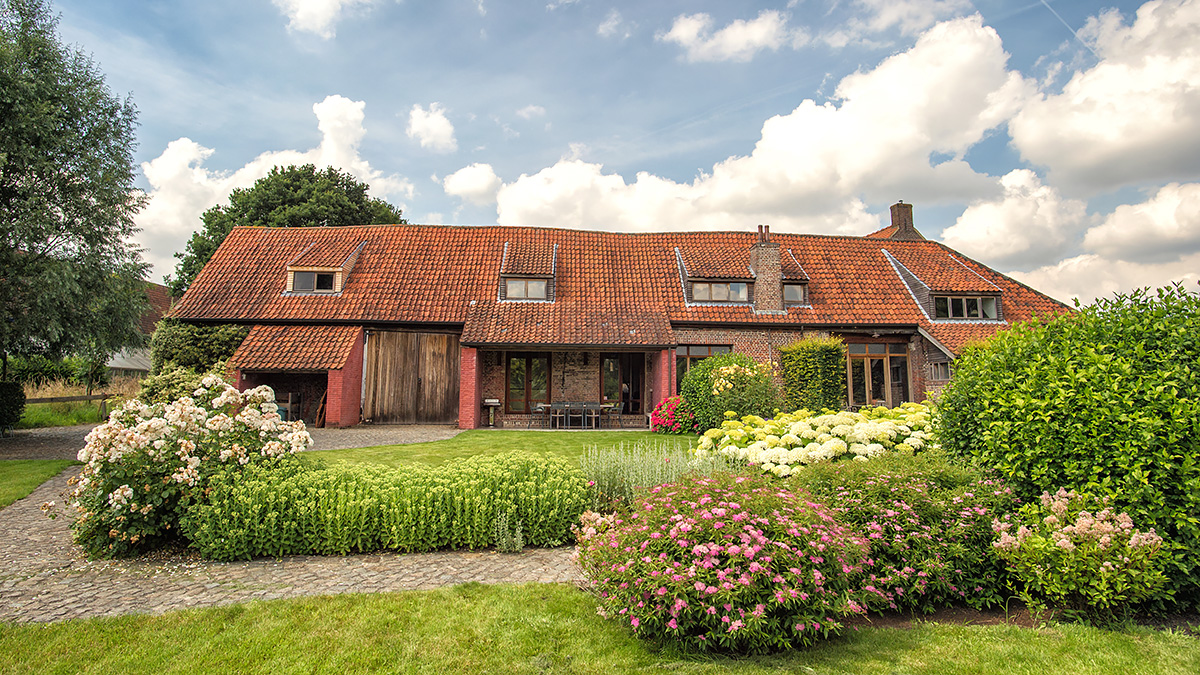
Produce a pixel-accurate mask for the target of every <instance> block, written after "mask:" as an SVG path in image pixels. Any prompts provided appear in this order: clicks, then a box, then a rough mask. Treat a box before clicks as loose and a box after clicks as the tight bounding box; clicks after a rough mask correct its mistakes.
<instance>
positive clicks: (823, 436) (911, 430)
mask: <svg viewBox="0 0 1200 675" xmlns="http://www.w3.org/2000/svg"><path fill="white" fill-rule="evenodd" d="M934 442H935V437H934V432H933V416H932V414H931V412H930V410H929V407H928V406H924V405H921V404H918V403H905V404H903V405H901V406H900V407H898V408H863V409H862V410H860V411H858V412H839V413H836V414H827V415H814V414H813V413H811V412H810V411H808V410H797V411H796V412H794V413H783V414H780V415H778V416H776V417H775V418H774V419H771V420H764V419H763V418H761V417H754V416H748V417H743V418H741V419H740V420H739V419H730V420H726V421H725V422H723V423H722V424H721V426H720V427H719V428H716V429H709V430H708V431H706V432H704V435H703V436H701V437H700V441H699V442H698V443H697V446H696V452H697V454H699V455H701V456H704V455H709V454H715V455H721V456H724V457H727V458H730V459H733V460H735V461H739V462H744V463H746V464H749V465H751V466H758V467H759V468H761V469H762V470H763V471H764V472H769V473H772V474H775V475H776V476H781V477H784V476H788V475H791V473H792V472H793V471H797V470H800V468H801V467H803V466H805V465H808V464H814V463H817V462H835V461H840V460H857V461H860V462H865V461H868V460H869V459H871V458H872V457H878V456H880V455H882V454H884V453H887V452H900V453H907V454H912V453H914V452H917V451H919V450H922V449H924V448H926V447H927V446H929V445H931V444H933V443H934Z"/></svg>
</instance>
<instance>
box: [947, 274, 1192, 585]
mask: <svg viewBox="0 0 1200 675" xmlns="http://www.w3.org/2000/svg"><path fill="white" fill-rule="evenodd" d="M955 366H956V368H955V374H954V379H953V380H952V381H951V383H950V385H949V387H948V388H947V389H946V390H945V392H944V393H943V395H942V401H941V404H940V406H939V418H940V431H941V439H942V447H943V448H944V449H946V450H947V451H949V452H950V453H952V454H954V455H957V456H959V457H963V458H974V459H975V460H978V461H980V462H982V463H984V464H986V465H990V466H993V467H996V468H997V469H999V470H1000V472H1001V474H1002V475H1003V476H1004V477H1005V478H1006V479H1007V480H1008V482H1009V485H1011V486H1012V487H1013V489H1014V490H1016V491H1018V493H1019V494H1020V496H1021V497H1023V498H1024V499H1035V498H1036V497H1037V496H1038V495H1040V494H1041V493H1042V492H1043V491H1049V492H1052V493H1053V492H1054V491H1056V490H1058V489H1059V488H1060V487H1062V488H1067V489H1068V490H1072V489H1073V490H1077V491H1080V492H1085V493H1089V494H1091V495H1093V496H1095V497H1099V498H1108V499H1110V500H1111V504H1112V506H1114V507H1115V508H1117V509H1118V510H1122V511H1127V512H1128V513H1129V514H1130V515H1131V516H1132V517H1133V519H1134V524H1135V525H1136V526H1137V527H1138V528H1140V529H1147V528H1151V527H1153V528H1155V530H1157V532H1158V534H1159V535H1161V536H1162V537H1164V538H1165V539H1166V540H1167V542H1168V543H1167V544H1166V547H1167V549H1168V550H1169V552H1170V554H1171V556H1172V560H1171V562H1170V564H1169V565H1168V569H1167V572H1168V575H1169V576H1170V577H1171V581H1170V584H1171V588H1172V590H1173V591H1174V592H1175V599H1176V601H1178V602H1180V603H1181V604H1182V605H1183V606H1185V607H1190V608H1195V607H1198V606H1200V296H1197V295H1196V294H1195V293H1189V292H1187V291H1185V290H1184V289H1183V288H1182V287H1181V286H1174V287H1167V288H1162V289H1159V290H1158V291H1156V292H1154V293H1151V292H1149V291H1145V290H1143V291H1135V292H1133V293H1131V294H1129V295H1117V296H1116V297H1114V298H1112V299H1106V300H1100V301H1097V302H1096V303H1095V304H1094V305H1091V306H1090V307H1087V308H1084V309H1083V310H1081V311H1079V312H1078V313H1073V314H1070V315H1067V316H1062V317H1059V318H1057V319H1054V320H1052V321H1048V322H1044V323H1042V322H1036V321H1035V322H1032V323H1030V324H1027V325H1018V326H1014V327H1013V328H1012V329H1010V330H1007V331H1004V332H1001V333H999V334H998V335H996V336H995V337H994V338H992V339H991V340H990V341H988V342H987V343H986V344H984V345H982V346H976V347H972V348H967V349H965V350H964V351H963V353H962V355H961V356H960V357H959V359H958V361H957V362H956V364H955Z"/></svg>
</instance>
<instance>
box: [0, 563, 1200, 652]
mask: <svg viewBox="0 0 1200 675" xmlns="http://www.w3.org/2000/svg"><path fill="white" fill-rule="evenodd" d="M595 604H596V603H595V600H594V599H593V598H592V597H591V596H589V595H587V594H585V593H582V592H580V591H578V590H575V589H574V588H571V587H570V586H566V585H536V584H531V585H523V586H483V585H479V584H468V585H464V586H457V587H453V588H446V589H440V590H436V591H412V592H405V593H388V594H380V595H342V596H334V597H321V598H303V599H295V600H281V601H272V602H260V603H250V604H247V605H235V606H231V607H221V608H214V609H202V610H189V611H183V612H174V613H171V614H167V615H164V616H157V617H147V616H127V617H119V618H107V619H95V620H88V621H69V622H65V623H57V624H50V625H12V624H0V672H4V673H12V674H14V675H15V674H17V673H38V674H42V673H154V674H155V675H159V674H164V675H165V674H167V673H187V674H188V675H196V674H200V673H224V672H239V673H367V672H387V673H392V672H400V673H440V674H446V673H506V674H507V673H512V674H521V673H568V672H570V673H614V672H615V673H628V672H640V673H658V672H663V673H667V672H669V673H688V674H692V673H721V672H727V671H728V672H737V673H778V672H799V673H818V674H826V673H855V674H859V675H874V674H879V675H890V674H892V673H907V674H913V675H917V674H921V673H929V674H934V673H936V674H939V675H942V674H945V675H956V674H959V673H962V674H966V673H978V674H981V675H992V674H995V675H1001V674H1003V675H1023V674H1028V675H1045V674H1046V673H1071V674H1073V675H1074V674H1081V675H1092V674H1094V675H1110V674H1111V673H1122V674H1146V675H1150V674H1155V673H1163V674H1177V673H1195V672H1200V641H1198V640H1196V639H1194V638H1190V637H1186V636H1182V635H1177V634H1169V633H1153V632H1149V631H1138V632H1135V633H1129V634H1124V633H1111V632H1107V631H1102V630H1099V629H1095V628H1088V627H1084V626H1074V625H1070V626H1058V625H1055V626H1052V627H1049V628H1044V629H1040V630H1030V629H1022V628H1016V627H1008V626H991V627H983V626H953V625H935V624H922V625H919V626H918V627H917V628H915V629H913V630H898V629H872V628H866V629H863V630H861V631H858V632H856V633H853V634H851V635H850V636H848V637H846V638H843V639H841V640H838V641H835V642H832V643H828V644H825V645H822V646H820V647H818V648H815V649H812V650H808V651H802V652H792V653H787V654H782V655H776V656H770V657H757V658H747V659H729V658H717V657H705V656H681V655H679V654H676V653H674V652H673V651H671V650H667V651H659V650H656V649H654V648H653V647H651V646H649V645H647V644H645V643H643V642H641V641H639V640H637V639H636V638H634V637H633V635H632V634H631V633H630V632H629V630H628V629H627V628H626V627H624V626H621V625H618V624H617V623H616V622H613V621H605V620H603V619H601V618H600V617H598V616H596V613H595Z"/></svg>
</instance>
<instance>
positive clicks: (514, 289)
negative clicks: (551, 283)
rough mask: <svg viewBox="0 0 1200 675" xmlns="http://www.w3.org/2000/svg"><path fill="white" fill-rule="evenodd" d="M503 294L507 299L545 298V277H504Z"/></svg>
mask: <svg viewBox="0 0 1200 675" xmlns="http://www.w3.org/2000/svg"><path fill="white" fill-rule="evenodd" d="M504 295H505V297H506V298H507V299H509V300H545V299H546V280H545V279H505V280H504Z"/></svg>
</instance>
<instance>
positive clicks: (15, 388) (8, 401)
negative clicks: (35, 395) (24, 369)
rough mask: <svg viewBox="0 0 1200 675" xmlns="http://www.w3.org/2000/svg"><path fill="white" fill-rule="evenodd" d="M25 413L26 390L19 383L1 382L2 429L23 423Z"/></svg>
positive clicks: (0, 417) (0, 407)
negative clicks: (22, 417)
mask: <svg viewBox="0 0 1200 675" xmlns="http://www.w3.org/2000/svg"><path fill="white" fill-rule="evenodd" d="M24 412H25V388H24V387H22V386H21V385H20V384H18V383H17V382H0V427H11V426H14V425H15V424H16V423H17V422H20V421H21V414H22V413H24Z"/></svg>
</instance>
